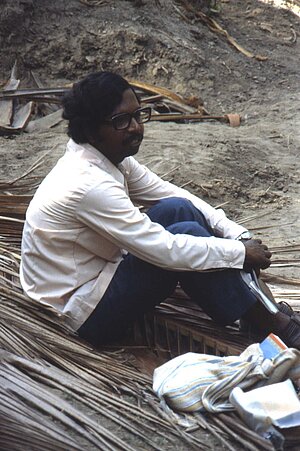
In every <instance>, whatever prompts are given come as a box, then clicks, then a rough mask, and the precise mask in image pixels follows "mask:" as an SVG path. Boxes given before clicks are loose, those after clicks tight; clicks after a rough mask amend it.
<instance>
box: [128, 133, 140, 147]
mask: <svg viewBox="0 0 300 451" xmlns="http://www.w3.org/2000/svg"><path fill="white" fill-rule="evenodd" d="M143 138H144V135H143V134H142V133H135V134H134V135H130V136H128V138H126V139H124V144H125V145H127V144H131V143H133V142H135V141H142V140H143Z"/></svg>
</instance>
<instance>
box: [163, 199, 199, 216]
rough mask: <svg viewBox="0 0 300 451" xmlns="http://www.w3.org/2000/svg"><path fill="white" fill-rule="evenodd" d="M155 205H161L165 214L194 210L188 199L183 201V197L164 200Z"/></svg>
mask: <svg viewBox="0 0 300 451" xmlns="http://www.w3.org/2000/svg"><path fill="white" fill-rule="evenodd" d="M156 205H157V206H159V205H161V206H162V207H163V208H164V211H165V212H168V211H171V212H172V211H174V210H175V211H177V210H180V209H186V208H189V209H190V208H194V206H193V204H192V202H191V201H190V200H188V199H184V198H183V197H168V198H166V199H161V200H160V201H159V202H158V203H157V204H156Z"/></svg>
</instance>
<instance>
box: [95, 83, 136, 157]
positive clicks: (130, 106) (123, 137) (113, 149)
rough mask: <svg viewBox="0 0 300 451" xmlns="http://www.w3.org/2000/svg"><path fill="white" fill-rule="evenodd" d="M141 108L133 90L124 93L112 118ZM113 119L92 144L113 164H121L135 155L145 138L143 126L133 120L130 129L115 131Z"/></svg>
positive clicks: (102, 126)
mask: <svg viewBox="0 0 300 451" xmlns="http://www.w3.org/2000/svg"><path fill="white" fill-rule="evenodd" d="M139 108H140V104H139V102H138V100H137V98H136V96H135V94H134V92H133V91H132V90H131V89H127V90H126V91H124V93H123V97H122V101H121V103H120V104H119V105H118V106H117V107H116V108H115V110H114V111H113V113H112V115H111V117H113V116H115V115H117V114H121V113H134V112H135V111H136V110H137V109H139ZM111 117H108V118H107V120H108V122H107V123H104V124H101V125H100V127H99V133H98V135H97V136H95V137H94V138H93V142H91V144H92V145H93V146H94V147H96V148H97V149H98V150H100V152H101V153H103V155H105V156H106V157H107V158H108V159H109V160H110V161H111V162H112V163H114V164H115V165H117V164H119V163H120V162H121V161H122V160H124V158H126V157H128V156H130V155H135V154H136V153H137V152H138V150H139V147H140V145H141V142H142V140H143V136H144V126H143V124H138V123H137V121H136V120H135V119H134V118H132V119H131V122H130V125H129V127H128V128H125V129H123V130H115V128H114V127H113V124H112V122H110V119H111Z"/></svg>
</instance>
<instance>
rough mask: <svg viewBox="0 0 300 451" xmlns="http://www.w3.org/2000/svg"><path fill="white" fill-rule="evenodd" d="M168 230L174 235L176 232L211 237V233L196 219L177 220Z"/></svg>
mask: <svg viewBox="0 0 300 451" xmlns="http://www.w3.org/2000/svg"><path fill="white" fill-rule="evenodd" d="M167 230H168V232H170V233H172V234H173V235H176V234H185V235H193V236H199V237H200V236H202V237H209V236H211V235H210V233H209V232H208V231H207V230H206V229H205V228H204V227H203V226H202V225H200V224H198V222H196V221H183V222H177V223H176V224H172V225H170V226H169V227H167Z"/></svg>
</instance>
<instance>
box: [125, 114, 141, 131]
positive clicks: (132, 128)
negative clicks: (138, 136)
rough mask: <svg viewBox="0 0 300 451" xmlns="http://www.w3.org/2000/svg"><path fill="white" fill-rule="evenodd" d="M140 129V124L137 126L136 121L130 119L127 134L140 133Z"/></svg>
mask: <svg viewBox="0 0 300 451" xmlns="http://www.w3.org/2000/svg"><path fill="white" fill-rule="evenodd" d="M142 128H143V126H142V124H139V123H138V121H137V120H136V119H135V118H134V117H132V118H131V121H130V124H129V127H128V131H129V132H137V131H138V132H140V131H141V129H142Z"/></svg>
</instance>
